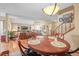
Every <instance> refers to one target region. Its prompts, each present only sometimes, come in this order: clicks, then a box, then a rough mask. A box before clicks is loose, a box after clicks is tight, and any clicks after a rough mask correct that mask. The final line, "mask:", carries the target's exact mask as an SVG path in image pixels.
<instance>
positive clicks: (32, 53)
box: [18, 41, 40, 56]
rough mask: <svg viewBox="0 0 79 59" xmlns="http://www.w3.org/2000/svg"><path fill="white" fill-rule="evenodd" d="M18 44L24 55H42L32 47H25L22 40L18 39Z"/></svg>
mask: <svg viewBox="0 0 79 59" xmlns="http://www.w3.org/2000/svg"><path fill="white" fill-rule="evenodd" d="M18 46H19V49H20V52H21V54H22V56H40V55H39V54H37V53H36V52H33V51H32V49H31V48H26V47H24V46H23V45H22V44H21V42H20V41H18Z"/></svg>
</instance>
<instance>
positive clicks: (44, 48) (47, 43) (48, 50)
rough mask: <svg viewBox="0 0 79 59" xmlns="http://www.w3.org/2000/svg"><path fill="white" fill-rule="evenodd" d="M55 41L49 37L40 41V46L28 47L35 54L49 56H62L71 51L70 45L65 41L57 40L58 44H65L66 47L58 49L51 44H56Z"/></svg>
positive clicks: (31, 45)
mask: <svg viewBox="0 0 79 59" xmlns="http://www.w3.org/2000/svg"><path fill="white" fill-rule="evenodd" d="M54 41H55V40H54V39H49V38H48V37H47V36H46V37H44V38H43V40H40V43H39V44H36V45H33V44H29V43H28V46H29V47H30V48H31V49H32V50H33V51H35V52H37V53H39V54H41V55H45V56H49V55H58V56H62V55H64V54H65V53H66V52H68V51H69V49H70V44H69V43H68V42H67V41H66V40H64V39H57V41H58V42H62V43H64V44H65V47H56V46H53V45H52V44H51V42H54Z"/></svg>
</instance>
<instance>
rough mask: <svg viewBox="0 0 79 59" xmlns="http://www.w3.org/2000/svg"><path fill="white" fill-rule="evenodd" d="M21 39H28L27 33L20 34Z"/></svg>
mask: <svg viewBox="0 0 79 59" xmlns="http://www.w3.org/2000/svg"><path fill="white" fill-rule="evenodd" d="M19 39H27V35H26V33H20V35H19Z"/></svg>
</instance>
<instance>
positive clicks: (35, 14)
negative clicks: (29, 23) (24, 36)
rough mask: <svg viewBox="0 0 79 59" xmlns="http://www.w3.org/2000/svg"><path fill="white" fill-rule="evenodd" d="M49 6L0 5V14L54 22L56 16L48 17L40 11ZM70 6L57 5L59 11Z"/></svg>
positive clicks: (45, 4) (32, 4) (33, 4)
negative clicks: (4, 13)
mask: <svg viewBox="0 0 79 59" xmlns="http://www.w3.org/2000/svg"><path fill="white" fill-rule="evenodd" d="M49 5H50V4H49V3H0V12H6V13H8V14H9V15H13V16H18V17H22V18H25V19H31V20H55V19H57V15H53V16H48V15H45V14H44V13H43V11H42V8H44V7H46V6H49ZM52 5H54V3H53V4H52ZM71 5H72V4H71V3H70V4H69V3H58V6H59V7H60V10H61V9H64V8H66V7H69V6H71Z"/></svg>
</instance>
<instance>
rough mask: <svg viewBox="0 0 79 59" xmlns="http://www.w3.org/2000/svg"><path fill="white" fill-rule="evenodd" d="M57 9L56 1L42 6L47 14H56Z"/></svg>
mask: <svg viewBox="0 0 79 59" xmlns="http://www.w3.org/2000/svg"><path fill="white" fill-rule="evenodd" d="M58 11H59V7H58V6H57V3H55V5H54V6H53V5H50V6H48V7H45V8H43V12H44V13H45V14H47V15H49V16H51V15H54V14H56V13H57V12H58Z"/></svg>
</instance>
